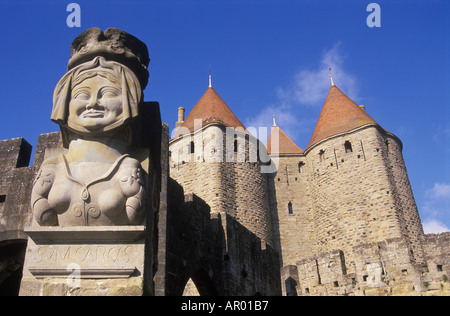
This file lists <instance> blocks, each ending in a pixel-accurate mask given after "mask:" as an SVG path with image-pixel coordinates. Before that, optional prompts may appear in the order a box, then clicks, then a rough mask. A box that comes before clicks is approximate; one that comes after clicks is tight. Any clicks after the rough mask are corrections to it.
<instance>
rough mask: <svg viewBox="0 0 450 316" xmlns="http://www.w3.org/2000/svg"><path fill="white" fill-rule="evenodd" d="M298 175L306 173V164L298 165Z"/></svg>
mask: <svg viewBox="0 0 450 316" xmlns="http://www.w3.org/2000/svg"><path fill="white" fill-rule="evenodd" d="M298 173H305V163H304V162H303V161H300V162H299V163H298Z"/></svg>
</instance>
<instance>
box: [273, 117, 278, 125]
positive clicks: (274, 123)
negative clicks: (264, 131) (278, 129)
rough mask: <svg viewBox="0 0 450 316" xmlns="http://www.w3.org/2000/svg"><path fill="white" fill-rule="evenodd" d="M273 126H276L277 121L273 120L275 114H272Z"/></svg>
mask: <svg viewBox="0 0 450 316" xmlns="http://www.w3.org/2000/svg"><path fill="white" fill-rule="evenodd" d="M273 126H277V123H276V122H275V114H274V115H273Z"/></svg>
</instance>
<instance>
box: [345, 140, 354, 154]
mask: <svg viewBox="0 0 450 316" xmlns="http://www.w3.org/2000/svg"><path fill="white" fill-rule="evenodd" d="M344 146H345V152H346V153H352V152H353V149H352V143H350V142H349V141H346V142H345V144H344Z"/></svg>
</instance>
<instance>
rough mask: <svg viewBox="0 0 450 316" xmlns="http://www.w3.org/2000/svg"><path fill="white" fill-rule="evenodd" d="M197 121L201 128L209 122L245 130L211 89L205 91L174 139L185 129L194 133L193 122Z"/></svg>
mask: <svg viewBox="0 0 450 316" xmlns="http://www.w3.org/2000/svg"><path fill="white" fill-rule="evenodd" d="M197 119H200V120H201V122H202V127H203V126H206V125H207V124H209V123H211V122H219V123H222V124H223V125H225V126H228V127H233V128H236V127H241V128H243V130H246V128H245V126H244V124H242V122H241V121H240V120H239V119H238V118H237V117H236V116H235V115H234V113H233V112H232V111H231V110H230V108H229V107H228V106H227V105H226V103H225V102H224V101H223V100H222V98H221V97H220V96H219V94H218V93H217V92H216V91H215V90H214V89H213V88H212V87H209V88H208V89H207V90H206V92H205V93H204V94H203V96H202V97H201V98H200V100H199V101H198V102H197V104H196V105H195V106H194V108H193V109H192V111H191V112H190V113H189V115H188V117H187V118H186V120H185V121H184V122H183V124H182V125H181V126H180V128H179V129H178V130H177V132H176V133H175V136H174V138H176V137H178V136H180V135H182V133H184V132H185V131H186V128H187V129H188V130H189V131H190V132H191V133H192V132H194V120H197Z"/></svg>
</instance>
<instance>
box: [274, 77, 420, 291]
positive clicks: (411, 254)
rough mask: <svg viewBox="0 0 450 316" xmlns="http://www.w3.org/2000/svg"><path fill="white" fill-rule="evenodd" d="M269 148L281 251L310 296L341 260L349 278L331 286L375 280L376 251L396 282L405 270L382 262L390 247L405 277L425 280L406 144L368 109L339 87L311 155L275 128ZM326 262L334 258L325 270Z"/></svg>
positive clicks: (322, 118) (312, 143) (330, 100)
mask: <svg viewBox="0 0 450 316" xmlns="http://www.w3.org/2000/svg"><path fill="white" fill-rule="evenodd" d="M274 139H275V140H276V139H278V140H279V143H278V144H276V141H275V142H274ZM274 143H275V144H276V145H278V146H275V147H278V148H276V150H275V151H274V150H273V148H274ZM268 149H269V154H270V155H271V157H272V159H274V160H276V161H277V165H278V171H277V173H276V174H274V175H273V181H269V183H272V185H271V187H270V191H271V207H272V210H273V211H274V214H276V216H275V220H274V222H275V225H274V227H275V229H276V228H278V230H277V231H276V232H275V233H276V238H275V240H276V244H277V246H278V247H277V249H278V251H279V252H280V253H281V254H282V258H281V261H282V265H283V266H289V265H293V266H295V269H299V271H298V277H299V278H300V280H299V282H300V283H301V284H302V289H301V290H303V292H302V293H305V292H306V293H309V291H310V290H311V291H312V288H313V287H314V286H317V285H322V284H324V275H325V273H324V272H323V271H324V269H325V270H326V269H328V270H329V269H330V268H329V266H330V262H331V261H333V260H334V261H336V262H338V263H336V265H340V268H339V269H337V270H339V271H340V278H341V279H339V280H337V279H338V276H337V275H336V276H334V278H335V279H336V280H334V281H333V280H331V279H330V280H329V282H332V284H333V286H334V287H340V285H339V284H342V283H343V282H345V281H344V280H345V277H344V276H348V275H350V274H353V273H355V274H356V277H353V278H352V281H351V282H357V280H358V274H360V276H359V277H360V279H361V280H360V281H361V282H365V281H367V275H370V273H371V272H370V271H369V270H370V267H371V266H370V265H368V261H370V260H368V252H372V255H374V254H375V253H376V256H378V257H379V258H378V259H377V260H378V261H377V263H376V264H377V265H378V264H379V265H378V266H377V267H379V269H380V271H381V273H382V274H383V276H384V277H385V278H388V277H387V275H389V277H393V274H394V275H395V273H397V272H399V271H395V272H394V271H388V270H389V269H388V268H387V264H386V261H388V260H389V259H387V258H384V259H383V258H382V259H380V258H381V257H382V252H383V250H382V246H381V245H383V246H386V245H387V244H390V243H392V244H396V246H395V247H398V249H401V250H398V252H399V255H398V258H400V257H402V259H401V260H400V261H401V264H400V265H403V271H407V270H409V271H410V275H411V273H412V272H411V270H414V271H416V272H414V273H415V274H416V276H418V275H419V274H420V272H419V270H420V267H421V266H422V265H423V264H424V253H423V248H422V244H421V238H422V237H423V229H422V225H421V222H420V218H419V214H418V210H417V206H416V204H415V201H414V197H413V193H412V190H411V186H410V183H409V180H408V174H407V171H406V167H405V163H404V160H403V157H402V142H401V141H400V139H399V138H398V137H396V136H395V135H394V134H392V133H390V132H389V131H387V130H385V129H383V128H382V127H381V126H380V125H379V124H378V123H377V122H376V121H375V120H374V119H373V118H371V117H370V116H369V115H368V114H367V113H366V112H365V109H364V107H362V106H358V105H357V104H356V103H355V102H353V101H352V100H351V99H350V98H349V97H348V96H346V95H345V94H344V93H343V92H342V91H341V90H340V89H339V88H337V87H336V86H335V85H334V84H333V85H332V86H331V88H330V90H329V93H328V96H327V98H326V101H325V103H324V106H323V109H322V112H321V114H320V116H319V119H318V121H317V124H316V127H315V130H314V133H313V135H312V137H311V140H310V143H309V145H308V146H307V148H306V149H305V150H304V151H303V150H301V149H300V148H298V147H297V146H296V145H295V144H293V142H292V141H291V140H290V139H289V138H288V137H287V136H286V134H284V133H283V132H282V131H281V129H280V128H279V127H276V126H274V127H273V128H272V134H271V137H270V140H269V144H268ZM277 236H279V237H280V238H278V239H277ZM358 247H362V248H358ZM368 249H370V251H369V250H368ZM400 253H402V255H400ZM321 256H325V257H326V259H323V260H322V263H321V260H320V259H318V258H319V257H321ZM331 258H334V259H331ZM398 258H397V259H398ZM325 262H326V263H325ZM380 262H381V263H380ZM321 264H324V265H326V267H321ZM397 264H398V263H397ZM396 268H397V269H398V266H397V267H396ZM311 269H312V270H314V271H317V273H313V274H314V276H311V275H310V276H309V277H310V278H312V279H314V280H315V281H314V282H311V280H308V281H307V279H308V277H307V275H308V273H307V272H305V271H311ZM319 270H322V277H321V275H320V273H319ZM291 272H292V271H291ZM328 272H329V271H328ZM302 274H303V277H304V278H305V279H303V280H301V279H302V277H301V275H302ZM295 275H296V276H297V273H295ZM308 284H309V285H308ZM285 290H286V291H287V292H289V289H285ZM327 293H328V294H330V292H327Z"/></svg>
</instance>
